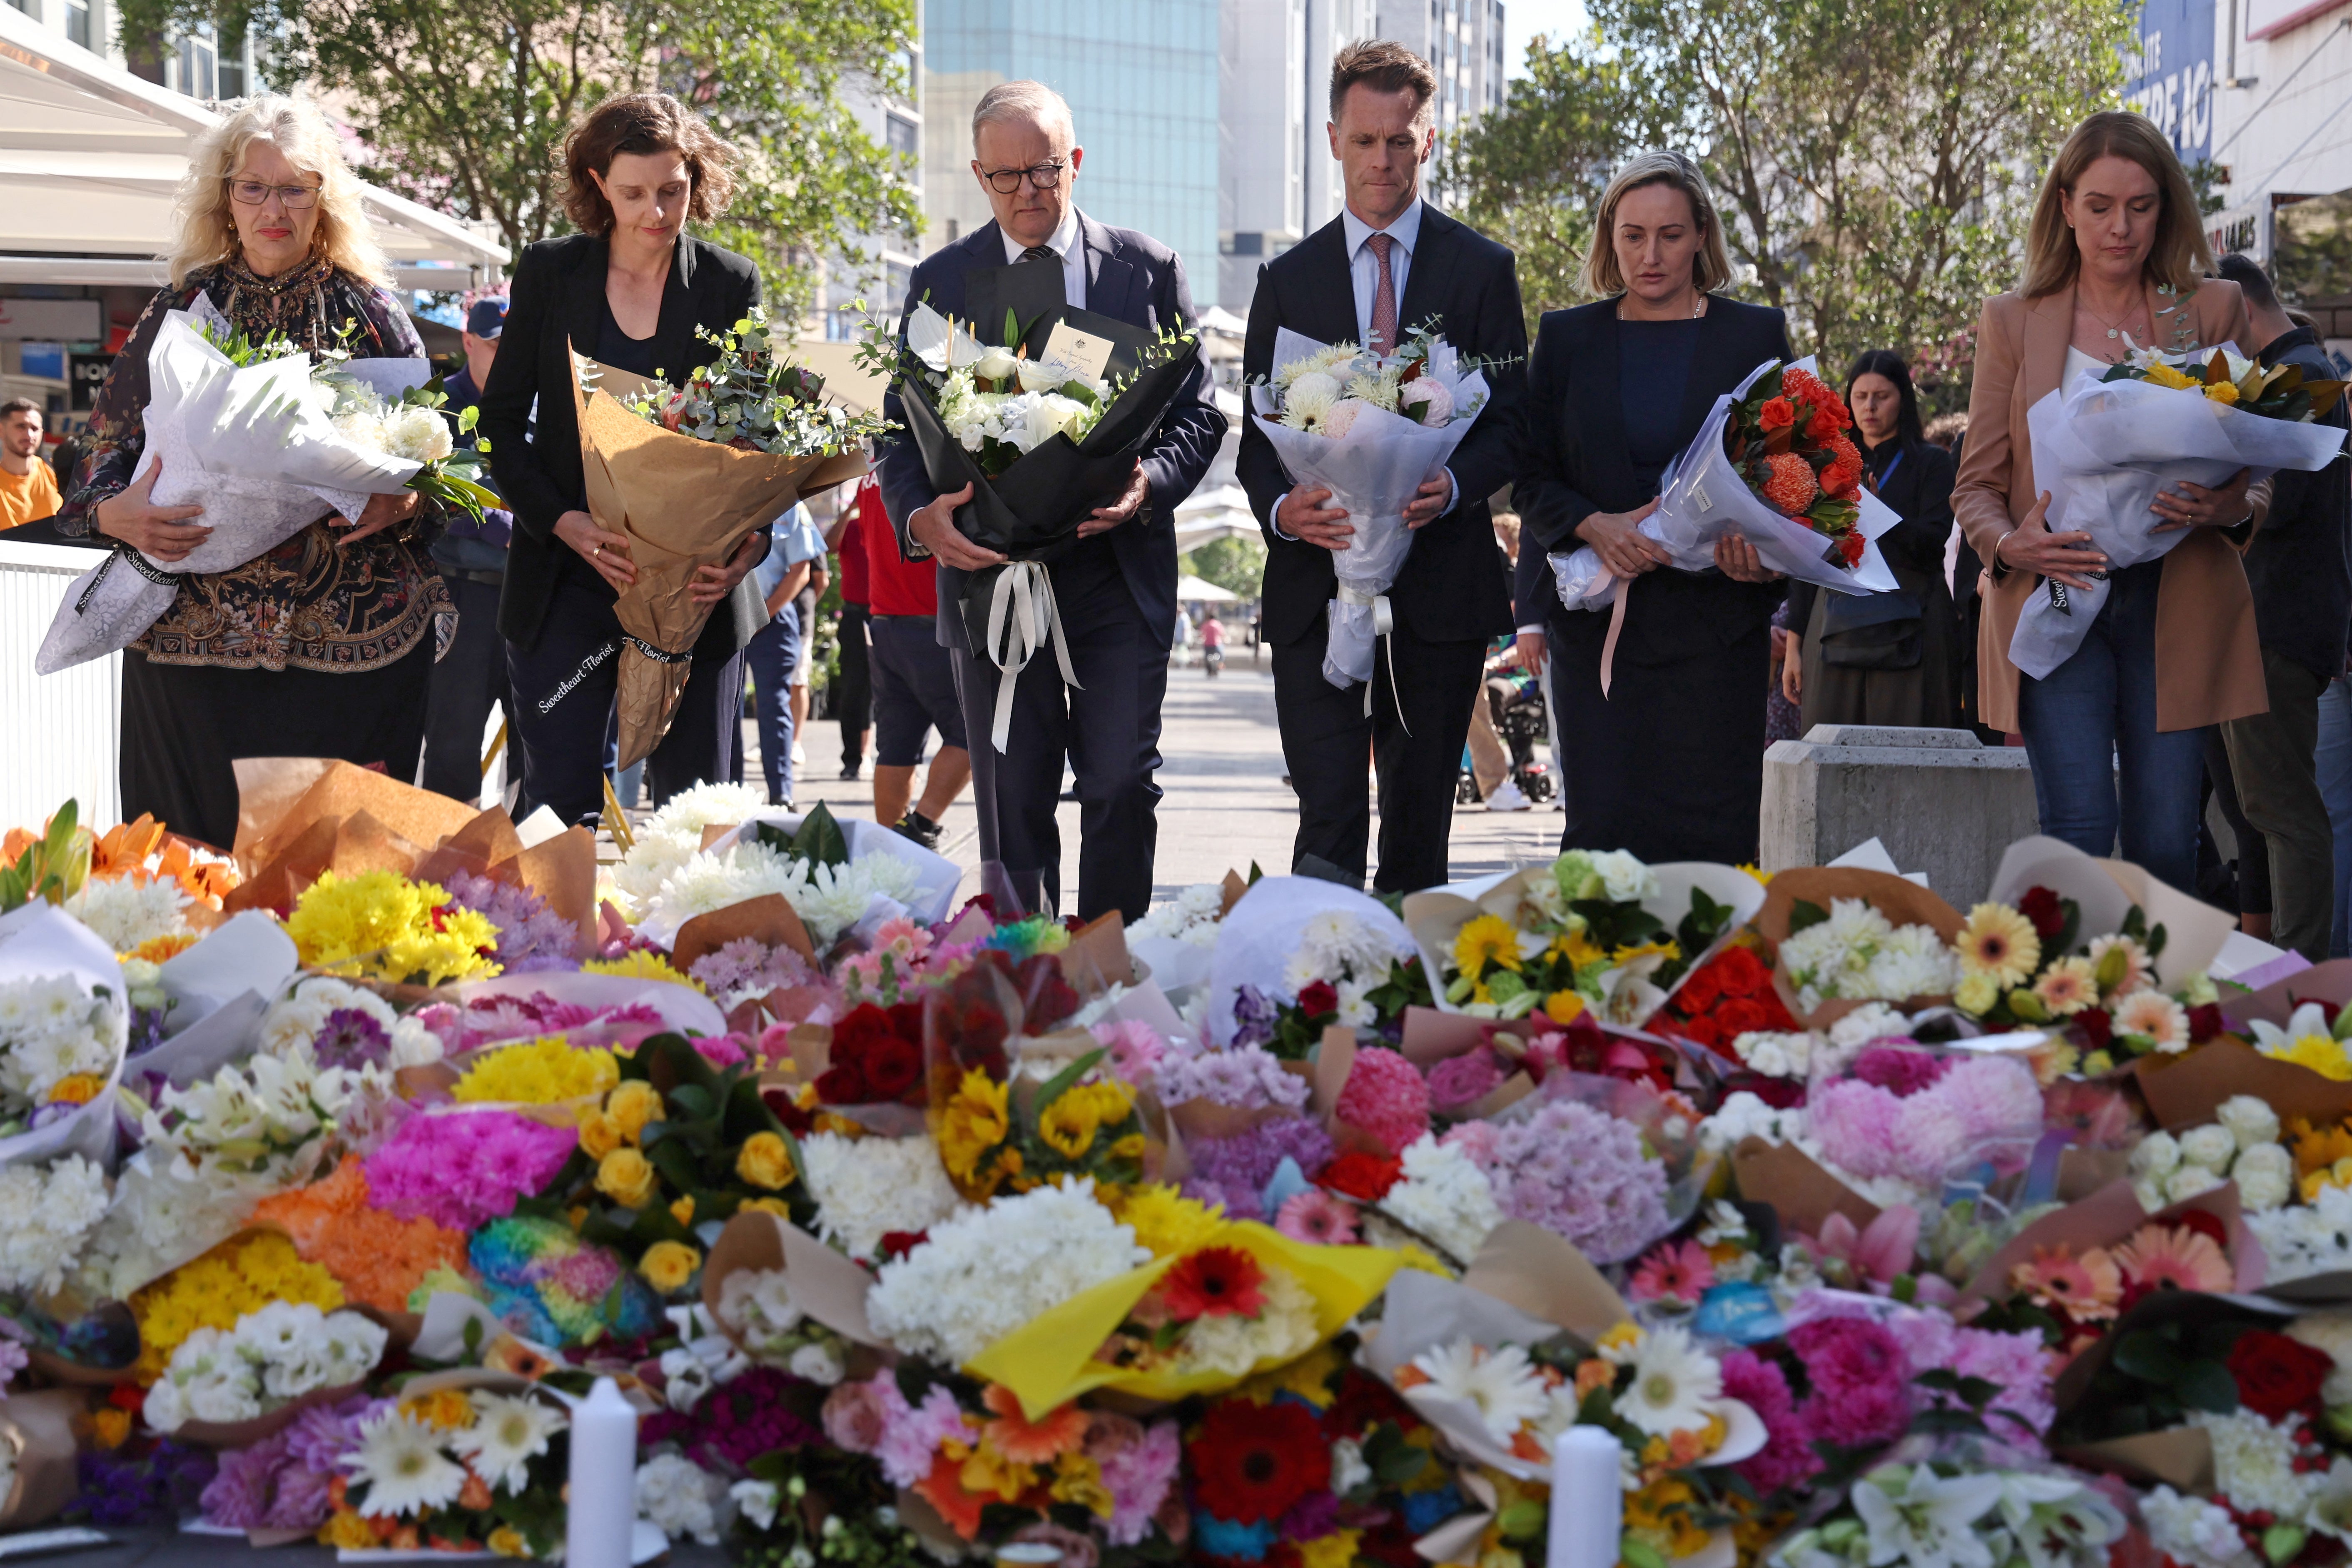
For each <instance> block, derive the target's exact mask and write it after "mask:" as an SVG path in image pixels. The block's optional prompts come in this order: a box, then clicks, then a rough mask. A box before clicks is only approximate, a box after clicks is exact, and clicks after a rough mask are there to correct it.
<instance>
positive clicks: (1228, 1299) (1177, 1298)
mask: <svg viewBox="0 0 2352 1568" xmlns="http://www.w3.org/2000/svg"><path fill="white" fill-rule="evenodd" d="M1264 1285H1265V1269H1263V1268H1259V1267H1258V1261H1257V1259H1256V1258H1252V1257H1251V1256H1250V1255H1249V1254H1248V1253H1246V1252H1244V1251H1243V1250H1242V1249H1241V1248H1240V1247H1202V1248H1201V1250H1200V1251H1198V1252H1195V1253H1193V1254H1192V1256H1191V1257H1189V1258H1185V1259H1184V1260H1183V1261H1182V1262H1181V1263H1179V1264H1177V1265H1176V1267H1175V1268H1171V1269H1170V1270H1169V1271H1168V1272H1167V1273H1166V1274H1165V1275H1163V1276H1161V1277H1160V1300H1164V1301H1166V1302H1167V1303H1168V1310H1169V1312H1170V1314H1171V1315H1172V1316H1174V1317H1177V1318H1180V1319H1186V1318H1225V1317H1233V1318H1255V1317H1256V1316H1257V1315H1258V1313H1259V1312H1260V1311H1262V1310H1265V1296H1264V1295H1263V1293H1262V1292H1261V1289H1260V1287H1262V1286H1264Z"/></svg>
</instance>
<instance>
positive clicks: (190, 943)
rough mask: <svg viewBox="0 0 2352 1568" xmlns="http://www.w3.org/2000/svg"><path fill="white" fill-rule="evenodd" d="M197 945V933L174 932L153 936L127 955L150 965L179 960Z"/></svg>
mask: <svg viewBox="0 0 2352 1568" xmlns="http://www.w3.org/2000/svg"><path fill="white" fill-rule="evenodd" d="M195 945H196V933H195V932H194V931H173V933H172V934H171V935H169V936H151V937H149V938H148V939H147V940H146V941H145V942H141V943H140V944H139V945H138V946H137V947H134V948H132V949H131V952H129V953H128V954H127V955H126V956H128V957H131V958H141V959H144V960H146V961H147V962H148V963H166V962H168V961H170V960H172V959H174V958H177V957H179V956H180V954H182V953H184V952H187V951H188V949H190V948H192V947H194V946H195Z"/></svg>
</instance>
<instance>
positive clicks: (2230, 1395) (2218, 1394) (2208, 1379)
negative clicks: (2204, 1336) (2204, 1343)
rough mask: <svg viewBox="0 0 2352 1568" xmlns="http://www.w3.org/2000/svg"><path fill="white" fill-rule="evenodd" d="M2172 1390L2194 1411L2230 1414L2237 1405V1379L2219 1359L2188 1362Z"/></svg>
mask: <svg viewBox="0 0 2352 1568" xmlns="http://www.w3.org/2000/svg"><path fill="white" fill-rule="evenodd" d="M2172 1392H2173V1393H2174V1394H2176V1395H2178V1396H2179V1400H2180V1403H2181V1404H2183V1405H2187V1406H2188V1407H2189V1409H2191V1410H2204V1411H2209V1412H2210V1413H2211V1414H2213V1415H2229V1414H2230V1413H2231V1412H2232V1411H2234V1410H2236V1409H2237V1408H2238V1383H2237V1379H2235V1378H2233V1377H2231V1375H2230V1369H2229V1367H2227V1366H2226V1365H2224V1364H2223V1363H2221V1362H2218V1361H2198V1362H2191V1363H2189V1364H2188V1365H2187V1366H2185V1367H2183V1368H2182V1369H2181V1370H2180V1372H2179V1375H2178V1376H2176V1377H2175V1378H2174V1379H2173V1382H2172Z"/></svg>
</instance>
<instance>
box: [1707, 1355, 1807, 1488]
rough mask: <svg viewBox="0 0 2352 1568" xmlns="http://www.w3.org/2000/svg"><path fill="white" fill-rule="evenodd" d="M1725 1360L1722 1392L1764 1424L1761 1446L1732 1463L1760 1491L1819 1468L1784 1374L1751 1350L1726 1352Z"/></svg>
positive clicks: (1786, 1484)
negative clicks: (1747, 1455) (1744, 1406)
mask: <svg viewBox="0 0 2352 1568" xmlns="http://www.w3.org/2000/svg"><path fill="white" fill-rule="evenodd" d="M1722 1360H1723V1392H1724V1396H1725V1397H1726V1398H1729V1399H1737V1400H1738V1401H1739V1402H1740V1403H1741V1404H1742V1405H1747V1406H1748V1408H1749V1409H1750V1410H1753V1411H1754V1412H1756V1415H1757V1417H1758V1419H1759V1420H1761V1421H1762V1422H1763V1423H1764V1434H1765V1437H1764V1447H1761V1448H1759V1449H1758V1450H1757V1452H1756V1453H1755V1454H1754V1455H1752V1456H1751V1457H1749V1458H1746V1459H1743V1460H1741V1461H1740V1462H1739V1464H1738V1466H1737V1467H1735V1468H1737V1469H1738V1471H1739V1474H1740V1475H1741V1476H1742V1477H1744V1478H1745V1479H1747V1481H1748V1484H1749V1485H1750V1486H1752V1487H1754V1488H1755V1489H1757V1490H1758V1491H1759V1492H1769V1491H1776V1490H1778V1489H1780V1488H1782V1487H1790V1486H1795V1485H1796V1484H1797V1483H1798V1482H1799V1481H1801V1480H1804V1479H1808V1478H1809V1477H1811V1476H1813V1475H1815V1474H1817V1473H1819V1471H1820V1470H1821V1468H1822V1460H1821V1456H1820V1455H1818V1454H1816V1453H1814V1452H1813V1447H1812V1439H1811V1434H1810V1433H1809V1432H1808V1431H1807V1429H1806V1426H1805V1421H1804V1418H1803V1417H1802V1416H1801V1415H1798V1414H1797V1402H1796V1399H1795V1397H1794V1396H1793V1395H1792V1394H1790V1392H1789V1379H1788V1376H1787V1374H1786V1373H1783V1372H1781V1370H1780V1368H1779V1367H1778V1366H1776V1365H1774V1364H1773V1363H1770V1362H1769V1361H1766V1360H1764V1359H1763V1358H1762V1357H1761V1356H1759V1355H1758V1354H1757V1353H1756V1352H1754V1351H1731V1352H1727V1353H1726V1354H1725V1355H1724V1356H1723V1358H1722Z"/></svg>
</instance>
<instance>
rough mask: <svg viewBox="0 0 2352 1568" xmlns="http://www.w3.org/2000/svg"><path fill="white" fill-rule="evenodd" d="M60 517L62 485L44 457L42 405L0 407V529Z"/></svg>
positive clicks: (26, 401)
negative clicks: (59, 492) (59, 488)
mask: <svg viewBox="0 0 2352 1568" xmlns="http://www.w3.org/2000/svg"><path fill="white" fill-rule="evenodd" d="M57 515H58V481H57V477H56V476H55V475H53V474H51V473H50V472H49V465H48V461H47V459H46V458H43V457H42V456H41V405H39V404H37V403H36V402H34V401H33V400H32V399H31V398H29V397H12V398H10V399H9V400H8V401H7V402H5V403H0V528H15V527H16V526H18V525H19V524H21V523H27V522H39V521H41V520H43V519H44V518H51V517H55V516H57Z"/></svg>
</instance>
